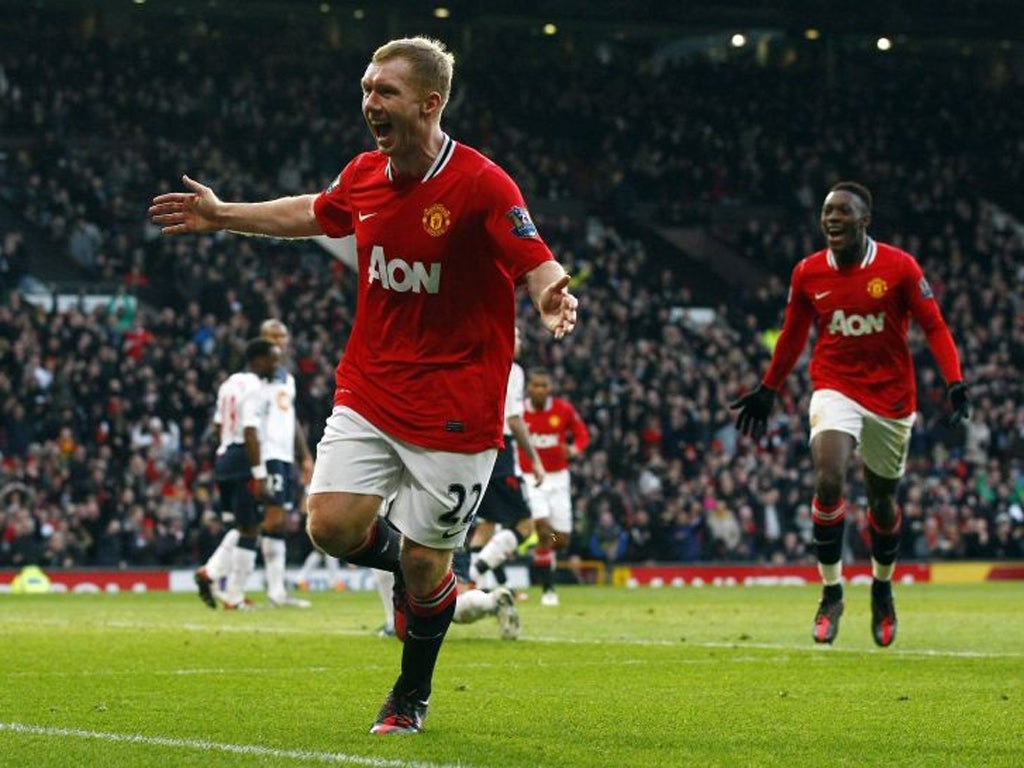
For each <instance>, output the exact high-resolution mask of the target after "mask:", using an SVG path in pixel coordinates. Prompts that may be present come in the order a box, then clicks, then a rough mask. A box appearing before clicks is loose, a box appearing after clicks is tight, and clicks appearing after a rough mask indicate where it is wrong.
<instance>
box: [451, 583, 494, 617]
mask: <svg viewBox="0 0 1024 768" xmlns="http://www.w3.org/2000/svg"><path fill="white" fill-rule="evenodd" d="M497 612H498V598H497V596H496V595H495V594H494V593H493V592H484V591H483V590H482V589H470V590H467V591H465V592H459V596H458V597H457V598H456V600H455V615H454V616H453V617H452V621H453V622H455V623H456V624H472V623H473V622H474V621H479V620H480V619H482V618H483V617H484V616H493V615H494V614H495V613H497Z"/></svg>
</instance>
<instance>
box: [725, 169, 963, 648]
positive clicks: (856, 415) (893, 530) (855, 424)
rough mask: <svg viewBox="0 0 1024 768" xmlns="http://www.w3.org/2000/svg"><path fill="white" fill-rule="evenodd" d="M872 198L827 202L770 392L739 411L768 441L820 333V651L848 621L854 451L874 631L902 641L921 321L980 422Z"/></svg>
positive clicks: (955, 413)
mask: <svg viewBox="0 0 1024 768" xmlns="http://www.w3.org/2000/svg"><path fill="white" fill-rule="evenodd" d="M870 223H871V193H870V192H869V191H868V189H867V188H866V187H864V186H863V185H861V184H858V183H856V182H850V181H844V182H839V183H838V184H836V185H835V186H833V187H832V189H831V190H830V191H829V193H828V195H827V196H826V197H825V202H824V205H823V206H822V209H821V228H822V231H823V232H824V234H825V240H826V243H827V246H828V247H827V248H825V249H823V250H820V251H818V252H817V253H813V254H811V255H810V256H808V257H806V258H805V259H803V260H802V261H801V262H800V263H799V264H797V265H796V267H795V268H794V269H793V274H792V280H791V283H790V291H789V301H788V304H787V306H786V319H785V321H784V324H783V327H782V334H781V335H780V336H779V339H778V343H777V345H776V347H775V352H774V354H773V356H772V361H771V365H770V366H769V368H768V371H767V373H766V374H765V375H764V378H763V379H762V381H761V383H760V384H759V385H758V386H757V387H756V388H755V389H754V390H753V391H752V392H750V393H748V394H746V395H744V396H743V397H741V398H739V399H738V400H736V401H735V402H733V403H731V404H730V407H731V408H734V409H738V411H739V414H738V416H737V419H736V425H737V428H738V429H739V431H740V432H742V433H744V434H747V435H752V436H753V437H755V438H759V437H760V436H761V435H763V434H764V432H765V430H766V427H767V422H768V417H769V415H770V414H771V410H772V406H773V404H774V402H775V396H776V393H777V392H778V389H779V387H780V386H781V384H782V382H783V381H784V380H785V378H786V376H787V375H788V374H789V372H790V371H791V370H792V369H793V366H794V365H795V364H796V362H797V360H798V358H799V357H800V354H801V352H802V351H803V349H804V346H805V345H806V343H807V337H808V334H809V332H810V328H811V324H812V323H813V324H814V326H815V328H816V329H817V343H816V344H815V347H814V352H813V355H812V357H811V363H810V376H811V384H812V386H813V389H814V391H813V393H812V395H811V402H810V409H809V410H810V426H811V437H810V441H811V457H812V461H813V463H814V468H815V488H814V499H813V501H812V518H813V521H814V541H815V544H816V548H817V556H818V570H819V571H820V573H821V578H822V581H823V582H824V588H823V593H822V598H821V602H820V604H819V606H818V611H817V613H816V615H815V617H814V626H813V636H814V640H815V642H818V643H831V642H832V641H833V640H835V638H836V633H837V632H838V631H839V618H840V616H842V613H843V586H842V563H841V560H840V558H841V554H842V539H843V522H844V515H845V501H844V498H843V495H844V482H845V478H846V470H847V466H848V465H849V463H850V461H851V459H852V457H853V454H854V451H855V450H856V449H857V448H858V447H859V449H860V454H861V458H862V459H863V463H864V485H865V488H866V491H867V497H868V507H869V509H868V519H869V522H870V526H871V564H872V573H873V576H874V578H873V581H872V586H871V630H872V635H873V637H874V640H875V642H876V643H877V644H878V645H880V646H883V647H885V646H889V645H891V644H892V642H893V640H894V639H895V638H896V609H895V605H894V603H893V596H892V575H893V570H894V568H895V562H896V553H897V550H898V548H899V539H900V522H901V521H900V510H899V507H898V506H897V505H896V503H895V500H894V496H895V493H896V488H897V486H898V485H899V481H900V478H901V477H902V476H903V473H904V470H905V468H906V460H907V451H908V449H909V446H910V431H911V428H912V426H913V424H914V418H915V416H916V407H917V404H916V391H915V380H914V365H913V360H912V358H911V354H910V349H909V347H908V346H907V328H908V325H909V320H910V318H911V317H913V318H914V319H915V320H916V321H917V323H918V324H919V325H920V326H921V328H922V329H923V330H924V332H925V336H926V338H927V341H928V346H929V348H930V349H931V351H932V355H933V356H934V357H935V360H936V362H937V363H938V365H939V369H940V370H941V372H942V376H943V378H944V379H945V380H946V384H947V396H948V399H949V402H950V405H951V410H952V412H951V415H950V419H952V420H954V421H955V420H960V419H964V418H966V417H967V416H968V413H969V402H968V395H967V386H966V384H965V383H964V381H963V376H962V374H961V372H960V359H959V357H958V355H957V351H956V345H955V344H954V343H953V337H952V336H951V335H950V333H949V329H948V328H947V327H946V323H945V321H944V320H943V318H942V313H941V312H940V311H939V307H938V303H937V302H936V300H935V296H934V295H933V294H932V289H931V287H930V286H929V285H928V281H927V280H926V279H925V277H924V275H923V273H922V271H921V267H920V266H919V265H918V263H917V261H916V260H915V259H914V257H913V256H911V255H910V254H909V253H906V252H904V251H901V250H899V249H898V248H895V247H893V246H891V245H887V244H885V243H879V242H876V241H875V240H873V239H872V238H871V237H869V236H868V234H867V228H868V225H869V224H870Z"/></svg>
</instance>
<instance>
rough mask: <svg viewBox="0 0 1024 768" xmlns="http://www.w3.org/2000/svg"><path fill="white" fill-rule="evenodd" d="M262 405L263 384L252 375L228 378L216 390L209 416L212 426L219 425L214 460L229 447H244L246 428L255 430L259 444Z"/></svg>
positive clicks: (239, 373) (234, 374) (241, 373)
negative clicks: (210, 416) (217, 443)
mask: <svg viewBox="0 0 1024 768" xmlns="http://www.w3.org/2000/svg"><path fill="white" fill-rule="evenodd" d="M266 403H267V401H266V399H265V398H264V397H263V382H262V381H260V377H259V376H257V375H256V374H255V373H250V372H249V371H239V372H238V373H233V374H231V375H230V376H228V378H227V380H225V382H224V383H223V384H221V385H220V389H218V390H217V411H216V413H214V415H213V423H214V424H218V425H220V445H219V446H218V447H217V455H218V456H219V455H221V454H222V453H224V451H226V450H227V449H228V446H230V445H244V444H245V428H246V427H255V429H256V430H257V432H260V439H261V441H262V439H263V435H262V427H263V419H264V415H265V412H266Z"/></svg>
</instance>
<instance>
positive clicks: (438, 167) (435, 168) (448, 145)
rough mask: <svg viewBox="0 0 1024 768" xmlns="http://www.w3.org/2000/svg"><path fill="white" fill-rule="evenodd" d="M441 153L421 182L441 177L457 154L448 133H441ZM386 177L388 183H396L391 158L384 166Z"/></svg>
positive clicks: (453, 142) (453, 141)
mask: <svg viewBox="0 0 1024 768" xmlns="http://www.w3.org/2000/svg"><path fill="white" fill-rule="evenodd" d="M441 136H442V140H441V151H440V152H438V153H437V157H435V158H434V162H433V163H432V164H431V166H430V168H428V169H427V172H426V173H425V174H424V176H423V178H422V179H420V182H421V183H422V182H424V181H430V180H431V179H432V178H434V177H435V176H437V175H439V174H440V173H441V171H443V170H444V167H445V166H446V165H448V161H449V160H451V159H452V155H454V154H455V139H453V138H452V137H451V136H449V135H448V134H447V133H443V132H442V133H441ZM384 175H385V176H387V177H388V181H394V180H395V178H394V176H393V175H392V173H391V158H388V164H387V165H385V166H384Z"/></svg>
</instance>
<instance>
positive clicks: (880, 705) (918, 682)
mask: <svg viewBox="0 0 1024 768" xmlns="http://www.w3.org/2000/svg"><path fill="white" fill-rule="evenodd" d="M561 595H562V604H561V606H560V607H558V608H545V607H542V606H541V605H540V601H539V599H538V597H539V596H538V594H536V593H533V594H532V595H531V598H530V599H529V600H528V601H525V602H523V603H520V613H521V616H522V621H523V634H522V637H521V639H520V640H518V641H516V642H507V641H506V642H503V641H501V640H499V639H498V632H497V626H496V623H495V622H494V620H492V619H490V618H488V619H486V620H484V621H482V622H480V623H478V624H474V625H471V626H453V627H452V629H451V631H450V633H449V635H448V641H447V643H446V644H445V647H444V649H443V651H442V653H441V658H440V661H439V664H438V670H437V674H436V676H435V680H434V693H433V697H432V701H431V711H430V716H429V717H428V719H427V723H426V726H427V727H426V730H425V731H424V733H423V734H420V735H418V736H411V737H410V736H407V737H380V736H371V735H369V734H368V733H367V731H368V728H369V726H370V724H371V723H372V721H373V718H374V717H375V715H376V712H377V709H378V707H379V706H380V703H381V701H382V700H383V698H384V696H385V694H386V693H387V691H388V689H389V688H390V686H391V683H392V682H393V681H394V678H395V676H396V675H397V671H398V663H399V657H400V653H401V646H400V645H399V643H398V642H397V641H395V640H387V639H382V638H377V637H375V636H373V634H372V630H373V629H374V628H375V627H376V626H377V625H378V624H379V623H380V621H381V610H380V605H379V603H378V601H377V597H376V594H373V593H353V592H348V593H332V594H315V595H313V596H312V598H313V601H314V606H313V608H312V609H310V610H295V609H289V610H271V609H266V610H260V611H254V612H250V613H227V612H223V611H211V610H209V609H208V608H206V607H204V606H203V605H202V604H201V603H200V601H199V600H198V599H197V598H196V597H195V596H192V595H185V594H120V595H88V596H87V595H39V596H34V595H17V596H15V595H0V649H2V655H0V659H2V664H0V765H3V766H19V767H20V766H25V767H26V768H28V767H31V768H39V767H40V766H104V767H109V768H113V767H114V766H117V767H118V768H120V767H121V766H161V768H163V767H165V766H204V768H206V767H207V766H248V765H261V766H305V765H310V766H312V765H355V766H374V767H377V768H388V767H390V766H396V767H397V766H420V767H421V768H441V767H442V766H467V767H470V766H472V767H474V768H503V767H505V766H530V767H531V768H539V767H540V766H613V767H614V766H643V767H644V768H648V767H650V766H702V767H703V766H787V767H788V766H804V765H806V766H815V768H817V767H819V766H829V767H830V768H831V767H832V766H904V765H906V766H1013V765H1024V610H1022V606H1024V584H1019V583H995V584H972V585H938V584H931V585H930V584H917V585H906V586H900V587H898V588H897V592H896V597H897V609H898V610H899V616H900V628H899V636H898V638H897V641H896V644H895V645H894V646H893V647H892V648H890V649H885V650H883V649H878V648H875V647H874V645H873V644H872V642H871V637H870V629H869V625H868V622H869V607H868V601H869V595H868V589H867V588H866V587H860V586H855V587H847V593H846V614H845V616H844V617H843V620H842V625H841V629H840V632H839V637H838V640H837V641H836V644H835V646H834V647H816V646H815V645H814V643H813V642H812V641H811V617H812V615H813V613H814V609H815V606H816V603H817V597H818V589H817V588H810V587H725V588H711V587H706V588H702V589H701V588H686V587H684V588H681V589H675V588H663V589H650V588H640V589H634V590H629V589H614V588H602V587H576V588H569V587H567V588H564V589H563V590H562V591H561ZM254 597H257V598H258V599H259V596H254Z"/></svg>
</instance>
